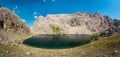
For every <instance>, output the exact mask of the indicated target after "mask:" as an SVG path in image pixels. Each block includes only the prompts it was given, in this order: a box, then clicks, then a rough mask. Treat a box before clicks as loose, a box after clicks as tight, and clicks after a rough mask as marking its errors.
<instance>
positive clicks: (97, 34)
mask: <svg viewBox="0 0 120 57" xmlns="http://www.w3.org/2000/svg"><path fill="white" fill-rule="evenodd" d="M92 36H93V37H100V33H94V34H93V35H92Z"/></svg>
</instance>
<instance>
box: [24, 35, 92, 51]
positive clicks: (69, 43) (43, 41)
mask: <svg viewBox="0 0 120 57" xmlns="http://www.w3.org/2000/svg"><path fill="white" fill-rule="evenodd" d="M90 39H91V37H90V36H89V35H37V36H33V37H31V38H29V39H26V40H25V41H24V42H23V43H24V44H26V45H29V46H32V47H37V48H49V49H61V48H72V47H76V46H81V45H84V44H87V43H89V42H90Z"/></svg>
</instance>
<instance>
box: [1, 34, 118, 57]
mask: <svg viewBox="0 0 120 57" xmlns="http://www.w3.org/2000/svg"><path fill="white" fill-rule="evenodd" d="M5 50H8V51H9V52H5ZM115 50H117V51H118V54H117V56H118V57H120V34H118V35H113V36H110V37H106V38H102V39H100V40H98V41H94V42H91V43H90V44H87V45H83V46H80V47H75V48H70V49H42V48H33V47H29V46H25V45H23V44H20V45H18V46H11V45H1V44H0V57H10V56H11V57H55V56H58V57H75V56H76V57H93V56H94V57H102V56H105V57H108V56H111V57H112V53H113V52H114V51H115ZM12 53H14V54H12ZM1 54H2V55H1ZM3 54H4V55H3Z"/></svg>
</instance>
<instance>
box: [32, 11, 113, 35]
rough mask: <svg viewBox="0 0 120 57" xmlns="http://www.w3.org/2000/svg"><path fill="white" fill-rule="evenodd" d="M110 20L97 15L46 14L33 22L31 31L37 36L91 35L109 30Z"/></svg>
mask: <svg viewBox="0 0 120 57" xmlns="http://www.w3.org/2000/svg"><path fill="white" fill-rule="evenodd" d="M111 22H112V19H111V18H109V17H108V16H102V15H100V14H99V13H93V14H88V13H86V12H78V13H75V14H48V15H47V16H46V17H44V18H43V17H42V16H41V17H39V18H38V19H37V22H36V21H35V23H34V26H33V31H34V32H35V33H37V34H56V33H58V32H59V34H93V33H99V32H102V31H104V30H106V29H108V28H110V25H111Z"/></svg>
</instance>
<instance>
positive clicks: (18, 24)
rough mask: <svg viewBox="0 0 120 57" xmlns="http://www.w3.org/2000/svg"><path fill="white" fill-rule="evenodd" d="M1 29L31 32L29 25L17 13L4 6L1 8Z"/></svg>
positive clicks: (20, 32) (14, 31)
mask: <svg viewBox="0 0 120 57" xmlns="http://www.w3.org/2000/svg"><path fill="white" fill-rule="evenodd" d="M0 30H2V31H6V32H12V33H18V34H27V33H29V32H30V29H29V27H27V25H26V24H25V23H24V22H23V21H22V20H21V19H20V18H19V17H18V16H17V15H15V14H14V13H13V12H11V11H10V10H8V9H6V8H3V7H1V8H0Z"/></svg>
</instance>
